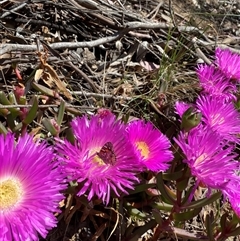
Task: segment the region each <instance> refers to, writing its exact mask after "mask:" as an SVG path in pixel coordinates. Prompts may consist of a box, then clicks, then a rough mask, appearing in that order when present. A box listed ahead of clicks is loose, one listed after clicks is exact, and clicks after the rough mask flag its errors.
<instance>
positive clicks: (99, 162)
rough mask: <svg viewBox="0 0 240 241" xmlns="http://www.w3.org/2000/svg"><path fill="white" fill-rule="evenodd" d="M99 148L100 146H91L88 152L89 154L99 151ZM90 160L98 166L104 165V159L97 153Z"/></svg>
mask: <svg viewBox="0 0 240 241" xmlns="http://www.w3.org/2000/svg"><path fill="white" fill-rule="evenodd" d="M100 150H101V147H95V148H92V149H91V150H90V152H89V154H90V156H91V155H93V154H95V153H97V152H99V151H100ZM92 161H93V162H94V163H96V164H98V165H99V166H103V165H105V163H104V161H103V160H102V159H101V158H100V157H99V156H98V155H95V156H94V157H93V159H92Z"/></svg>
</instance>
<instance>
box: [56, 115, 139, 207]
mask: <svg viewBox="0 0 240 241" xmlns="http://www.w3.org/2000/svg"><path fill="white" fill-rule="evenodd" d="M71 125H72V129H73V133H74V135H75V137H76V143H75V145H72V144H70V143H69V142H67V141H64V143H59V144H57V147H58V152H59V153H60V155H62V157H64V161H65V162H66V172H67V174H68V175H69V178H70V180H75V181H77V182H78V183H79V184H80V190H79V191H78V193H77V195H79V196H80V195H83V194H87V195H88V199H89V200H91V199H92V197H93V196H94V195H96V196H98V198H100V199H102V200H103V202H104V203H106V204H108V203H109V200H110V191H111V190H112V191H114V193H115V194H116V195H117V196H120V193H119V190H120V192H123V193H125V194H128V191H127V189H134V184H135V183H136V182H138V178H137V177H136V176H135V174H136V172H139V167H138V160H137V157H136V156H135V153H134V150H133V148H132V145H131V143H130V142H129V140H128V139H127V138H126V133H125V125H124V124H123V123H122V122H120V121H118V120H116V117H115V116H114V115H96V116H92V117H91V118H90V119H88V118H87V117H86V116H85V117H82V118H76V119H75V120H73V121H72V123H71ZM81 184H83V186H81Z"/></svg>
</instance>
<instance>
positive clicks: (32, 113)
mask: <svg viewBox="0 0 240 241" xmlns="http://www.w3.org/2000/svg"><path fill="white" fill-rule="evenodd" d="M37 111H38V100H37V97H36V96H34V97H33V105H32V107H31V109H30V110H29V111H28V113H27V116H26V117H25V118H24V120H23V121H22V122H23V123H24V124H25V125H29V124H30V123H32V121H33V120H34V119H35V117H36V115H37Z"/></svg>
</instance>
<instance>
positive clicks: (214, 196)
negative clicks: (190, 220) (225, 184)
mask: <svg viewBox="0 0 240 241" xmlns="http://www.w3.org/2000/svg"><path fill="white" fill-rule="evenodd" d="M221 196H222V193H221V192H216V193H214V194H212V195H211V196H210V197H209V198H208V197H205V198H203V199H200V200H197V201H194V202H191V203H189V204H186V205H184V207H185V208H190V209H192V208H199V207H201V208H202V207H204V206H206V205H208V204H211V203H213V202H215V201H216V200H218V199H219V198H220V197H221Z"/></svg>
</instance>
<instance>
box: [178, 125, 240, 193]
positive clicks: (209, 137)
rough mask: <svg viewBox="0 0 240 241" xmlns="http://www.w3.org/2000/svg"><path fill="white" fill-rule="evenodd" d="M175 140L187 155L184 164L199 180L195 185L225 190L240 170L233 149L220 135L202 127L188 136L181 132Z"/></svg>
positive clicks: (193, 130)
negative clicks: (236, 171)
mask: <svg viewBox="0 0 240 241" xmlns="http://www.w3.org/2000/svg"><path fill="white" fill-rule="evenodd" d="M175 141H176V143H177V144H178V146H179V147H180V148H181V150H182V151H183V154H184V155H185V159H184V162H185V163H187V164H188V166H189V168H190V170H191V173H192V175H193V176H195V177H196V178H197V183H196V185H198V184H200V183H201V184H204V185H205V186H206V187H208V188H214V189H220V190H225V188H226V187H227V184H228V183H229V181H230V180H231V179H232V178H234V176H235V170H237V169H238V167H239V163H238V161H236V160H235V158H236V157H237V155H236V154H235V153H234V147H233V146H231V145H230V146H227V145H225V143H224V141H223V140H222V137H221V136H220V135H218V133H217V132H214V131H213V130H212V129H210V128H209V127H206V126H202V125H200V126H198V127H196V128H194V129H192V130H191V131H189V132H188V133H187V134H186V133H180V135H179V136H178V138H177V139H175ZM219 167H220V168H219Z"/></svg>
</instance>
